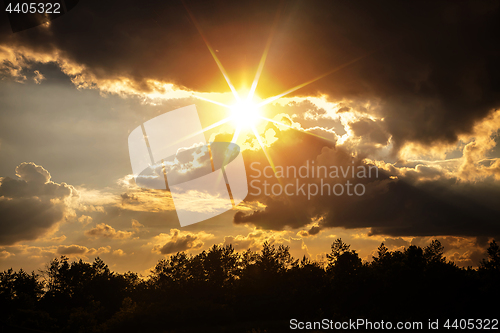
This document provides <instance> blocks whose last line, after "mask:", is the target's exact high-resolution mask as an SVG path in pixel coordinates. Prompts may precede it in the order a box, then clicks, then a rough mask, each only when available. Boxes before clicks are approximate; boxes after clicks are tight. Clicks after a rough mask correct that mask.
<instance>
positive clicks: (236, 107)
mask: <svg viewBox="0 0 500 333" xmlns="http://www.w3.org/2000/svg"><path fill="white" fill-rule="evenodd" d="M184 7H185V8H186V10H187V12H188V14H189V16H190V18H191V21H192V22H193V24H194V25H195V27H196V29H197V30H198V32H199V34H200V35H201V37H202V39H203V41H204V42H205V44H206V46H207V48H208V50H209V51H210V54H211V55H212V57H213V58H214V60H215V62H216V64H217V66H218V67H219V70H220V72H221V74H222V75H223V76H224V79H225V80H226V82H227V84H228V86H229V89H230V90H231V92H232V93H233V96H234V99H235V103H234V104H232V105H227V104H224V103H221V102H217V101H213V100H210V99H208V98H205V97H202V96H199V95H193V96H194V97H196V98H198V99H200V100H204V101H206V102H210V103H213V104H216V105H219V106H222V107H225V108H228V109H229V110H230V111H231V113H230V116H229V117H227V118H225V119H222V120H220V121H218V122H216V123H214V124H212V125H210V126H208V127H206V128H204V129H203V130H202V132H205V131H208V130H210V129H213V128H215V127H218V126H221V125H223V124H226V123H227V122H230V121H231V122H232V123H233V124H234V128H235V131H234V134H233V139H232V142H237V140H238V137H239V135H240V134H241V133H242V132H244V130H246V131H247V132H248V131H251V132H252V133H253V134H254V135H255V137H256V139H257V141H258V143H259V145H260V147H261V148H262V151H263V152H264V154H265V156H266V158H267V160H268V161H269V164H270V165H271V166H272V167H273V169H274V163H273V161H272V160H271V156H269V154H268V152H267V150H266V147H265V144H264V142H263V141H262V138H261V137H260V134H259V133H258V131H257V128H256V126H257V124H258V122H259V121H266V122H272V123H274V124H277V125H282V126H284V127H287V128H291V126H289V125H287V124H284V123H282V122H279V121H276V120H273V119H269V118H266V117H264V116H263V115H262V111H261V108H262V107H263V106H265V105H267V104H270V103H272V102H274V101H276V100H278V99H279V98H281V97H284V96H286V95H288V94H291V93H292V92H294V91H296V90H298V89H301V88H303V87H305V86H307V85H309V84H311V83H313V82H315V81H317V80H319V79H321V78H323V77H325V76H327V75H330V74H332V73H334V72H336V71H338V70H340V69H342V68H344V67H346V66H348V65H351V64H353V63H355V62H357V61H359V60H361V59H362V58H364V57H366V56H368V55H369V54H371V53H372V52H370V53H368V54H365V55H363V56H361V57H358V58H356V59H354V60H352V61H349V62H347V63H345V64H343V65H341V66H338V67H336V68H334V69H332V70H330V71H328V72H326V73H324V74H322V75H320V76H318V77H316V78H313V79H311V80H309V81H307V82H304V83H302V84H299V85H297V86H295V87H293V88H290V89H288V90H286V91H284V92H283V93H281V94H278V95H275V96H272V97H269V98H267V99H265V100H262V101H260V102H258V103H254V102H253V100H254V97H255V90H256V88H257V85H258V83H259V79H260V75H261V73H262V70H263V68H264V64H265V61H266V58H267V54H268V52H269V48H270V46H271V41H272V38H273V35H274V32H275V30H276V26H277V23H278V19H279V16H280V12H281V7H280V9H279V10H278V11H277V14H276V17H275V20H274V23H273V26H272V28H271V33H270V35H269V38H268V40H267V43H266V46H265V48H264V52H263V54H262V57H261V59H260V61H259V66H258V68H257V72H256V74H255V78H254V80H253V82H252V86H251V88H250V91H249V92H248V95H247V96H246V98H244V99H242V98H241V96H240V95H239V94H238V92H237V91H236V89H235V87H234V85H233V84H232V83H231V80H230V79H229V76H228V74H227V72H226V70H225V69H224V66H223V65H222V63H221V62H220V60H219V59H218V57H217V55H216V53H215V52H214V50H213V48H212V46H211V45H210V43H209V42H208V40H207V38H206V37H205V35H204V33H203V31H202V29H201V27H200V25H199V24H198V22H197V20H196V18H195V17H194V15H193V13H192V12H191V10H190V9H189V7H188V6H187V5H186V4H185V3H184ZM299 130H300V129H299ZM300 131H301V132H302V133H305V134H308V135H313V136H316V137H320V138H322V139H325V140H329V141H330V139H327V138H323V137H321V136H318V135H315V134H313V133H311V132H308V131H304V130H300ZM196 134H198V133H194V134H193V135H196Z"/></svg>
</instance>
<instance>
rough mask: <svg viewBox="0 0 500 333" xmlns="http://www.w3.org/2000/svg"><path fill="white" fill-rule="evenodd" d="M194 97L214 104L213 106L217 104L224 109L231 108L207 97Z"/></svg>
mask: <svg viewBox="0 0 500 333" xmlns="http://www.w3.org/2000/svg"><path fill="white" fill-rule="evenodd" d="M193 97H195V98H198V99H201V100H203V101H205V102H209V103H213V104H217V105H220V106H223V107H225V108H228V109H229V108H231V107H230V106H229V105H227V104H224V103H221V102H217V101H213V100H211V99H208V98H205V97H201V96H197V95H193Z"/></svg>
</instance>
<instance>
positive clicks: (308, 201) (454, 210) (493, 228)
mask: <svg viewBox="0 0 500 333" xmlns="http://www.w3.org/2000/svg"><path fill="white" fill-rule="evenodd" d="M288 132H291V131H287V132H282V133H279V135H281V138H282V140H278V141H276V142H275V143H274V144H273V145H272V146H271V147H270V148H269V149H268V151H269V152H270V153H271V158H272V159H273V160H274V165H275V169H276V170H278V169H280V166H284V167H285V168H287V167H293V168H295V169H296V170H298V169H299V168H300V167H305V166H306V165H307V163H309V166H311V164H312V162H313V161H314V165H315V166H316V167H318V166H326V167H327V168H331V167H333V166H337V167H338V168H341V167H343V168H344V170H346V169H347V167H353V166H354V167H355V170H359V168H360V167H361V168H362V169H365V171H366V172H367V173H368V171H367V170H368V169H367V168H369V167H370V166H369V165H367V164H365V163H363V162H361V161H359V160H358V159H356V158H353V157H352V156H351V155H350V154H349V153H348V152H346V151H345V150H343V149H342V148H340V147H325V146H324V143H323V144H322V142H321V141H320V140H317V139H315V140H317V141H316V143H314V142H315V141H303V140H305V139H306V136H307V135H305V134H300V135H295V140H286V139H285V137H286V136H285V133H288ZM286 135H288V134H286ZM300 138H302V140H301V139H300ZM277 152H279V156H278V155H277ZM247 154H248V155H247V170H249V171H248V172H247V176H248V181H249V184H250V185H252V181H255V180H258V181H259V182H254V183H253V185H254V187H257V188H260V189H261V193H258V191H257V190H256V189H255V188H252V187H251V188H250V191H249V193H250V195H249V196H248V197H247V200H248V201H260V202H263V203H265V205H266V208H265V209H263V210H257V211H254V212H252V213H244V212H239V213H237V214H236V215H235V216H234V223H236V224H243V223H253V224H254V225H256V226H257V227H259V228H263V229H273V230H283V229H285V228H287V227H291V228H299V227H303V226H305V225H307V224H310V223H311V222H313V221H316V220H318V221H319V226H318V228H319V229H324V228H331V227H343V228H347V229H350V228H370V229H371V232H370V234H371V235H388V236H393V237H398V236H437V235H455V236H473V237H489V236H495V235H499V236H500V225H499V224H498V223H497V222H496V221H498V220H499V218H500V208H499V206H498V198H499V197H500V189H499V187H498V184H497V183H496V182H494V181H493V182H492V181H490V180H485V181H479V182H475V183H468V182H463V181H459V180H458V179H456V178H447V177H446V176H445V175H444V174H442V173H441V172H439V171H438V170H437V169H435V168H429V167H420V168H415V170H414V171H411V172H407V174H408V176H405V174H404V173H403V172H400V173H398V169H396V168H392V170H393V171H394V173H393V172H389V171H386V170H383V169H379V174H378V177H376V172H375V169H373V173H372V176H371V178H370V177H367V178H362V177H359V176H358V174H357V173H355V177H352V173H351V172H350V171H349V172H347V173H346V177H345V178H344V176H343V175H342V174H340V175H339V178H331V177H330V175H328V177H325V176H324V174H323V175H322V176H321V178H323V179H322V180H323V182H324V183H328V184H329V185H330V188H333V187H334V186H340V185H342V184H343V186H344V191H345V192H344V193H343V194H342V195H338V196H336V195H334V194H333V191H332V192H330V193H331V194H329V195H327V194H323V195H320V192H318V193H317V194H316V195H312V196H310V198H308V196H307V187H308V186H309V184H313V185H314V184H316V185H317V186H318V188H320V187H321V186H322V185H321V179H320V178H318V177H311V176H309V178H304V177H300V178H299V177H297V178H299V179H298V181H299V185H300V184H305V187H304V191H305V192H306V193H299V192H297V191H295V189H296V188H297V185H295V184H296V181H297V179H296V178H295V177H294V176H293V174H292V175H291V176H286V175H285V177H283V178H281V179H280V182H278V181H277V180H276V179H275V178H274V177H270V178H266V177H265V176H264V174H263V173H262V174H261V175H260V177H259V173H258V172H257V171H255V170H253V169H260V171H261V172H263V168H264V167H265V166H267V165H269V164H268V163H267V162H266V158H265V156H263V154H259V153H253V154H252V153H247ZM297 156H300V158H297ZM255 161H259V163H260V166H259V167H257V165H256V164H254V166H253V169H252V167H251V166H250V164H251V163H252V162H255ZM268 168H269V167H268ZM372 168H373V166H372ZM309 170H311V168H309ZM328 170H330V169H328ZM316 172H317V171H316ZM329 172H330V171H329ZM356 172H357V171H356ZM268 174H272V171H270V170H268ZM309 175H310V173H309ZM316 175H317V173H316ZM394 175H397V178H396V177H394ZM390 176H393V177H390ZM264 181H267V183H268V184H269V185H267V188H268V194H269V195H265V194H264V190H265V185H264V183H263V182H264ZM347 181H349V182H350V184H353V185H352V187H351V194H352V195H348V193H347V190H346V184H347ZM289 184H291V185H290V186H292V187H291V189H292V190H291V191H290V192H292V193H293V195H285V194H284V193H281V194H280V193H279V190H278V191H275V193H272V192H271V190H270V189H272V187H273V186H278V185H279V186H281V187H282V188H284V187H285V186H287V185H289ZM355 184H362V185H363V186H364V187H365V189H366V191H365V193H364V194H363V195H360V196H358V195H355V194H353V193H354V190H353V187H354V185H355ZM277 188H279V187H277ZM312 189H313V191H314V187H312ZM327 189H328V187H327ZM325 191H326V190H325ZM337 192H340V189H339V190H338V191H337ZM359 192H361V191H359ZM276 193H277V194H276ZM325 193H327V192H325ZM311 231H313V232H314V231H316V230H310V232H309V234H311Z"/></svg>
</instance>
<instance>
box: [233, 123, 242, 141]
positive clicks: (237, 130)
mask: <svg viewBox="0 0 500 333" xmlns="http://www.w3.org/2000/svg"><path fill="white" fill-rule="evenodd" d="M240 131H241V126H236V129H235V130H234V134H233V140H231V142H232V143H236V141H238V136H239V135H240Z"/></svg>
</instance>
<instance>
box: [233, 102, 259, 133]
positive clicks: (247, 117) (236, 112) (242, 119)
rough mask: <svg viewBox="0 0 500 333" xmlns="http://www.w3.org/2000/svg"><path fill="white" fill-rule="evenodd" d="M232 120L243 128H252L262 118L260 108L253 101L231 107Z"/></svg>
mask: <svg viewBox="0 0 500 333" xmlns="http://www.w3.org/2000/svg"><path fill="white" fill-rule="evenodd" d="M231 118H232V120H233V121H234V122H235V123H236V125H237V126H239V127H241V128H251V127H252V126H255V125H256V124H257V121H258V120H259V118H260V114H259V107H258V106H257V105H256V104H254V103H252V102H251V101H240V102H238V103H236V104H235V105H233V106H231Z"/></svg>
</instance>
